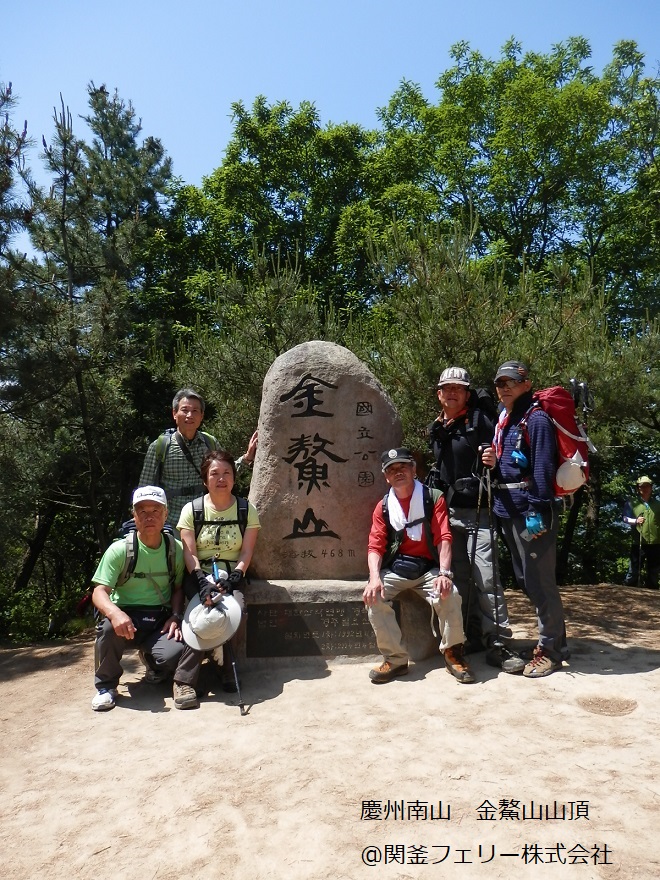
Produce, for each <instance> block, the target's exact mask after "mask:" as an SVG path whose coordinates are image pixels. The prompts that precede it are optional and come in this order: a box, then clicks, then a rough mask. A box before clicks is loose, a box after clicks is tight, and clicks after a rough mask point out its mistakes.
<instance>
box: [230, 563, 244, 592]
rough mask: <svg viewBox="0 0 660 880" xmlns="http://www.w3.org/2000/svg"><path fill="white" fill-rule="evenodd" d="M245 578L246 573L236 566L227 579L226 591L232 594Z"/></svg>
mask: <svg viewBox="0 0 660 880" xmlns="http://www.w3.org/2000/svg"><path fill="white" fill-rule="evenodd" d="M244 580H245V575H244V574H243V572H242V571H241V570H240V568H235V569H234V570H233V571H232V573H231V574H230V575H229V577H228V578H227V580H226V581H225V584H226V586H225V591H226V592H227V593H229V594H230V595H231V593H233V592H234V590H239V589H240V588H241V586H242V584H243V581H244Z"/></svg>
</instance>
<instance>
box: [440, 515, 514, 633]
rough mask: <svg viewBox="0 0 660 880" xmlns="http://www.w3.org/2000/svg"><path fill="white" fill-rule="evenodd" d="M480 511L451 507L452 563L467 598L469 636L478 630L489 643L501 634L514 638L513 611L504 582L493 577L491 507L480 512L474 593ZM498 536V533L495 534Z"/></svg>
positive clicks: (465, 603)
mask: <svg viewBox="0 0 660 880" xmlns="http://www.w3.org/2000/svg"><path fill="white" fill-rule="evenodd" d="M476 515H477V511H476V510H475V509H471V508H467V507H455V508H454V507H452V508H450V509H449V523H450V526H451V534H452V539H453V540H452V545H451V567H452V569H453V572H454V581H455V583H456V586H457V587H458V591H459V593H460V594H461V599H462V600H463V614H464V615H465V619H466V621H467V625H466V630H467V636H468V638H470V637H471V636H472V633H475V634H478V635H479V637H480V638H481V640H482V641H483V643H484V645H485V647H489V645H490V644H492V642H493V641H494V639H495V637H496V634H497V623H499V630H500V632H499V634H500V637H501V638H503V639H510V638H511V635H512V633H511V628H510V626H509V612H508V610H507V607H506V599H505V598H504V592H503V590H502V585H501V583H499V581H498V582H497V583H496V582H495V580H494V577H493V548H492V546H491V540H490V529H489V525H488V510H484V509H483V508H482V509H481V510H480V512H479V523H478V527H477V530H476V531H477V535H476V538H477V540H476V546H475V554H474V569H473V575H474V588H473V591H472V595H470V556H471V554H472V545H473V541H474V533H475V527H476V526H477V522H476ZM495 540H497V535H495Z"/></svg>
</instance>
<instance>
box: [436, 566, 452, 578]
mask: <svg viewBox="0 0 660 880" xmlns="http://www.w3.org/2000/svg"><path fill="white" fill-rule="evenodd" d="M438 577H446V578H449V580H450V581H453V580H454V572H453V571H450V570H449V569H448V568H441V569H440V571H439V572H438Z"/></svg>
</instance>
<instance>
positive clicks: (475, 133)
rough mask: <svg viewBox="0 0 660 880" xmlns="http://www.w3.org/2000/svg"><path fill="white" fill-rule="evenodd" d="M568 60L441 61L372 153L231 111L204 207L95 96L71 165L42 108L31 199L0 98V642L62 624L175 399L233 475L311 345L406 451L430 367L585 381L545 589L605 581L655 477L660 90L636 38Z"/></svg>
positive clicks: (424, 412)
mask: <svg viewBox="0 0 660 880" xmlns="http://www.w3.org/2000/svg"><path fill="white" fill-rule="evenodd" d="M590 54H591V53H590V47H589V44H588V42H587V41H586V40H585V39H583V38H571V39H568V40H567V41H566V42H564V43H559V44H557V45H556V46H553V47H552V49H551V51H549V52H547V53H544V54H541V53H537V52H523V51H522V48H521V46H520V45H519V44H518V43H516V42H515V41H514V40H511V41H509V42H508V43H507V44H506V45H505V46H504V47H503V48H502V52H501V55H500V57H499V58H497V59H494V60H493V59H488V58H485V57H484V56H482V55H481V54H480V53H479V52H477V51H474V50H472V49H471V48H470V47H469V45H468V44H467V43H458V44H457V45H456V46H454V47H453V49H452V62H451V65H450V67H449V68H448V69H447V70H446V71H444V72H442V73H440V75H439V77H438V81H437V87H438V96H437V99H436V100H435V101H431V100H429V99H428V98H427V97H425V96H424V95H423V94H422V91H421V89H420V88H419V86H417V85H415V84H414V83H410V82H407V81H403V82H402V83H401V85H400V87H399V89H397V91H396V92H395V94H394V95H393V96H392V98H391V100H390V101H389V102H388V103H387V105H386V106H385V107H384V108H381V110H380V111H379V121H380V128H379V130H377V131H367V130H364V129H363V128H361V127H360V126H358V125H354V124H351V123H344V124H342V125H328V126H325V127H323V126H321V124H320V120H319V116H318V113H317V111H316V109H315V107H314V105H313V104H311V103H310V102H302V103H301V104H300V106H299V107H297V108H294V107H292V106H291V105H290V104H288V103H287V102H286V101H281V102H278V103H275V104H271V105H269V104H268V103H267V102H266V100H265V99H264V98H262V97H260V98H258V99H257V100H256V101H255V102H254V104H253V105H252V107H251V108H246V107H245V106H244V105H243V104H242V103H241V102H237V103H235V104H234V105H233V106H232V111H233V121H234V132H233V135H232V138H231V141H230V143H229V145H228V148H227V151H226V156H225V158H224V160H223V161H222V163H221V165H220V167H218V168H216V169H215V170H212V171H211V172H210V174H209V176H208V177H206V178H205V179H204V182H203V184H202V186H201V187H194V186H188V185H186V184H185V183H184V182H182V181H180V180H174V179H172V176H171V167H170V161H169V159H168V158H167V156H166V154H165V151H164V149H163V147H162V145H161V143H160V141H158V140H157V139H155V138H151V137H144V138H143V137H142V132H141V126H140V123H139V121H138V120H137V118H136V116H135V113H134V110H133V107H132V105H131V104H130V103H126V102H124V101H123V100H122V99H120V97H119V96H118V95H117V94H116V93H115V94H114V95H112V94H110V93H109V92H108V91H107V90H106V88H105V87H104V86H101V87H99V88H97V87H96V86H95V85H94V84H93V83H91V84H90V85H89V113H88V115H87V116H86V117H85V122H86V124H87V126H88V129H89V133H90V137H89V141H86V140H84V139H82V138H80V137H79V136H78V135H77V133H76V132H74V126H73V122H72V119H71V116H70V114H69V113H68V110H67V109H66V107H65V105H64V103H63V102H62V104H61V107H60V108H59V110H58V111H57V112H56V113H55V114H54V126H55V129H54V134H53V137H52V140H51V142H50V143H47V142H46V141H44V150H45V152H44V156H43V159H44V162H45V165H46V168H47V171H48V173H49V176H50V180H51V184H52V186H50V187H49V189H48V191H47V192H42V191H40V190H39V189H38V188H37V187H36V186H35V185H34V183H33V182H32V180H31V178H30V174H29V169H27V168H26V167H25V162H24V159H23V155H24V151H25V147H26V145H27V144H28V140H27V132H26V130H23V131H22V132H21V131H20V130H19V129H16V128H15V127H14V125H13V123H12V114H13V112H14V110H15V108H14V104H13V97H12V93H11V87H10V86H7V87H5V86H0V114H1V115H0V388H1V389H2V390H1V393H0V487H1V490H2V493H3V498H4V499H7V500H6V501H3V505H4V510H5V514H6V515H5V518H4V520H3V521H2V522H0V563H2V567H1V569H0V608H1V610H0V635H4V634H7V633H11V634H12V635H13V636H14V637H28V636H31V635H32V636H33V635H42V634H43V633H44V632H45V631H46V630H47V629H48V630H49V631H50V632H56V631H58V629H59V627H60V625H61V622H62V621H63V620H65V619H66V617H67V616H70V615H71V614H72V609H73V607H74V605H75V603H76V601H77V599H78V598H79V596H80V595H81V593H82V591H83V590H84V588H85V587H86V586H87V582H88V580H89V577H90V575H91V573H92V572H93V569H94V566H95V564H96V560H97V558H98V554H99V551H100V550H101V549H103V548H104V546H105V545H106V543H107V540H108V537H109V535H111V534H112V532H113V531H114V528H115V525H116V523H118V522H119V521H121V519H122V518H123V517H124V516H125V512H126V509H127V506H128V500H129V497H130V492H131V489H132V488H133V486H134V485H135V482H136V480H137V477H138V474H139V469H140V464H141V458H142V454H143V452H144V450H145V449H146V446H147V442H148V440H150V439H153V437H154V436H156V434H158V433H159V432H160V431H161V430H163V428H164V427H166V426H167V425H168V424H169V421H170V416H169V403H170V400H171V397H172V394H173V392H174V391H175V389H176V388H177V387H178V386H180V385H183V384H193V385H195V386H197V387H199V388H200V390H201V391H202V392H203V393H204V395H205V396H206V397H207V399H208V401H209V409H208V412H207V419H206V426H207V428H208V429H209V430H211V431H213V433H215V434H216V435H217V436H218V437H219V439H220V441H221V442H222V443H223V444H224V445H226V446H227V447H228V448H229V449H231V450H232V451H233V452H236V453H239V452H241V451H243V450H244V449H245V444H246V441H247V438H248V437H249V436H250V434H251V432H252V430H253V429H254V427H255V426H256V423H257V416H258V412H259V404H260V397H261V386H262V382H263V378H264V376H265V374H266V372H267V370H268V368H269V367H270V365H271V363H272V361H273V360H274V359H275V358H276V357H277V356H278V355H279V354H281V353H283V352H284V351H286V350H288V349H290V348H291V347H292V346H294V345H296V344H298V343H300V342H304V341H307V340H310V339H329V340H332V341H335V342H339V343H341V344H343V345H345V346H346V347H348V348H350V349H351V350H352V351H354V352H355V353H356V354H357V355H358V356H359V357H360V358H361V359H362V360H364V361H365V362H367V363H368V364H369V365H370V366H371V368H372V369H373V371H374V373H375V374H376V375H377V376H378V377H379V378H380V380H381V381H382V382H383V384H384V386H385V387H386V389H387V390H388V391H389V393H390V394H391V395H392V397H393V398H394V400H395V402H396V404H397V406H398V409H399V412H400V414H401V417H402V419H403V422H404V427H405V434H406V440H407V442H408V443H409V444H410V445H411V446H413V447H415V448H417V449H419V450H423V449H424V448H425V439H424V437H423V432H422V426H423V425H425V424H427V423H428V422H429V421H430V420H431V418H432V417H433V416H434V414H435V411H436V396H435V382H436V380H437V376H438V374H439V372H440V371H441V370H442V369H443V368H444V367H445V366H447V365H449V364H452V363H454V364H460V365H462V366H465V367H467V368H468V369H469V370H470V372H471V373H472V375H473V377H474V379H475V382H476V383H477V384H479V385H484V386H489V385H490V382H491V378H492V376H493V373H494V370H495V368H496V367H497V365H498V363H500V362H501V361H503V360H506V359H509V358H511V357H519V358H521V359H523V360H526V361H527V362H528V363H529V364H530V366H531V369H532V375H533V378H534V382H535V385H536V386H542V385H549V384H558V383H560V384H565V383H567V382H568V380H569V379H570V378H571V377H573V376H575V377H577V378H578V379H579V380H581V381H586V382H587V383H588V384H589V386H590V387H591V388H592V390H593V392H594V394H595V399H596V409H595V411H594V412H593V413H592V414H590V418H589V432H590V434H591V436H592V439H593V440H594V442H595V443H596V445H597V447H598V450H599V452H598V455H597V456H595V457H594V460H593V463H592V478H591V480H590V483H589V486H588V487H587V489H586V491H585V492H583V493H582V496H581V497H580V499H578V502H579V503H580V505H581V506H580V508H579V515H578V516H575V513H577V512H578V509H577V508H576V509H575V511H574V513H573V514H571V515H570V516H567V518H566V520H565V524H564V526H563V534H564V535H565V546H564V548H563V550H564V553H563V558H562V566H563V568H562V572H563V577H564V579H565V580H574V581H575V580H582V581H587V582H589V581H598V580H618V579H619V578H620V576H621V574H622V568H623V567H624V565H625V564H626V560H627V551H628V547H627V544H628V534H627V533H626V532H625V531H623V530H622V529H621V527H620V525H619V517H620V508H621V504H622V503H623V500H624V498H625V495H626V494H627V492H628V482H629V480H630V475H631V474H634V473H636V472H637V471H638V470H640V471H641V470H645V471H650V472H651V476H653V477H655V478H656V479H660V473H656V470H657V461H658V452H659V451H660V449H659V448H658V447H659V444H660V439H659V438H660V414H659V412H658V400H659V399H660V376H659V374H658V370H659V367H658V364H659V363H660V325H659V324H658V321H659V320H660V308H659V307H660V300H659V299H658V289H659V287H658V278H659V276H660V263H659V261H660V248H659V247H658V234H659V231H660V220H659V219H658V218H659V217H660V213H659V208H660V201H659V192H660V186H659V180H660V165H659V164H658V162H659V160H658V156H659V155H660V150H659V149H658V147H659V144H658V137H659V133H660V88H659V86H660V80H659V79H658V77H657V76H650V75H648V74H647V72H646V70H645V66H644V58H643V56H642V55H641V53H640V52H639V50H638V49H637V47H636V45H635V44H634V43H632V42H621V43H619V44H617V45H616V46H615V48H614V51H613V56H612V61H611V63H610V64H608V65H607V66H606V68H605V69H604V70H603V72H602V74H600V75H599V74H597V73H596V72H595V71H594V69H593V67H592V66H591V65H590V63H589V60H590ZM24 227H28V228H29V232H30V236H31V241H32V246H33V253H32V255H31V256H29V257H25V256H24V255H22V254H19V253H17V252H16V251H15V249H14V248H13V247H12V245H13V241H14V239H15V236H16V234H17V233H18V232H20V231H21V230H22V229H23V228H24ZM17 485H18V486H20V488H21V491H20V492H17V491H16V488H15V487H16V486H17Z"/></svg>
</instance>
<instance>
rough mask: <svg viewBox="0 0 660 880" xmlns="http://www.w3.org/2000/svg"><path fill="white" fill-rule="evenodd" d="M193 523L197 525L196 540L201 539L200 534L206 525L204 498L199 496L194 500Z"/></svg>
mask: <svg viewBox="0 0 660 880" xmlns="http://www.w3.org/2000/svg"><path fill="white" fill-rule="evenodd" d="M192 510H193V523H194V524H195V540H197V538H198V537H199V533H200V532H201V530H202V526H203V525H204V496H203V495H198V496H197V498H193V500H192Z"/></svg>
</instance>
